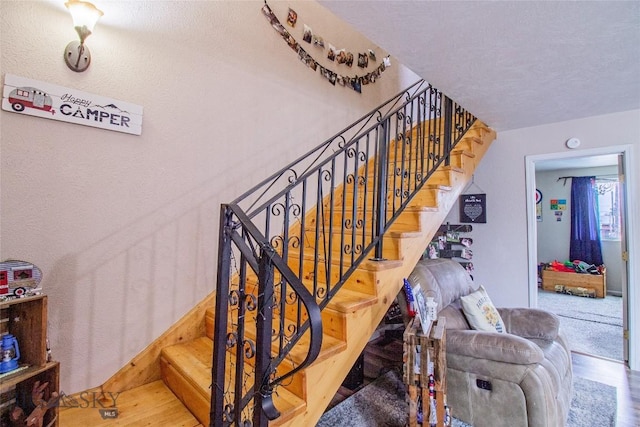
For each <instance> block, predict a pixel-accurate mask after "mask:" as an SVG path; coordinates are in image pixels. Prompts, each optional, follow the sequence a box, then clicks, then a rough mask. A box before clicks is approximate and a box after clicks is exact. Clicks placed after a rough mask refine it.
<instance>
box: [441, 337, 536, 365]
mask: <svg viewBox="0 0 640 427" xmlns="http://www.w3.org/2000/svg"><path fill="white" fill-rule="evenodd" d="M447 354H456V355H460V356H469V357H474V358H476V359H486V360H493V361H496V362H507V363H517V364H521V365H525V364H532V363H540V362H542V361H543V360H544V352H543V351H542V350H541V349H540V347H539V346H538V345H536V344H535V343H533V342H531V341H529V340H528V339H525V338H522V337H519V336H517V335H511V334H501V333H498V332H481V331H462V330H458V331H455V330H451V331H450V330H447Z"/></svg>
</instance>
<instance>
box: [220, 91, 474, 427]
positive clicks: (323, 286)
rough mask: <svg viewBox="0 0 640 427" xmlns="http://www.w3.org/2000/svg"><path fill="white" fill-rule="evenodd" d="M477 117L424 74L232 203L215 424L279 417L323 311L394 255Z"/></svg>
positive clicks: (223, 235)
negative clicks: (366, 265) (284, 392)
mask: <svg viewBox="0 0 640 427" xmlns="http://www.w3.org/2000/svg"><path fill="white" fill-rule="evenodd" d="M401 100H402V102H401ZM383 110H384V111H383ZM374 119H375V120H374ZM474 121H475V117H473V116H472V115H471V114H470V113H468V112H466V111H465V110H464V109H463V108H462V107H461V106H459V105H458V104H456V103H455V102H454V101H453V100H451V99H450V98H448V97H446V96H444V95H443V94H442V93H441V92H440V91H438V90H437V89H436V88H434V87H433V86H431V85H430V84H428V83H426V82H424V81H422V80H421V81H418V82H416V83H414V84H413V85H411V86H410V87H409V88H408V89H406V90H405V91H403V92H401V93H399V94H398V95H396V96H394V97H393V98H391V99H389V100H388V101H386V102H384V103H382V104H381V105H380V106H379V107H378V108H376V109H374V110H372V111H371V112H369V113H368V114H366V115H365V116H363V117H362V118H361V119H360V120H358V121H356V122H355V123H353V124H352V125H350V126H348V127H347V128H345V129H343V130H342V131H341V132H339V133H337V134H336V135H334V136H332V137H331V138H329V139H328V140H326V141H325V142H323V143H322V144H320V145H319V146H317V147H316V148H315V149H313V150H310V151H309V152H307V153H306V154H305V155H303V156H302V157H300V158H298V159H296V160H295V161H294V162H292V163H291V164H289V165H287V166H285V167H284V168H282V169H281V170H279V171H278V172H276V173H275V174H273V175H272V176H271V177H269V178H267V179H266V180H264V181H262V182H261V183H260V184H258V185H257V186H256V187H254V188H253V189H252V190H249V191H248V192H245V193H244V194H243V195H241V196H240V197H238V198H237V199H236V200H234V201H233V202H232V203H229V204H224V205H222V207H221V216H220V242H219V247H218V275H217V281H218V282H217V291H216V319H215V328H214V343H215V346H214V355H213V367H212V378H213V384H212V395H211V425H212V426H229V425H237V426H239V425H244V423H246V422H249V423H251V425H254V426H266V425H267V424H268V422H269V420H271V419H275V418H277V417H278V416H279V412H278V410H277V408H276V407H275V405H274V404H273V400H272V395H273V392H274V389H275V388H276V387H278V386H280V385H283V384H287V383H288V382H289V381H292V380H293V379H294V378H293V377H294V376H295V374H296V373H297V372H299V371H300V370H301V369H304V368H305V367H306V366H308V365H309V364H311V363H312V362H313V361H314V360H315V359H316V358H317V356H318V355H319V352H320V347H321V344H322V320H321V310H322V309H324V308H325V307H326V306H327V304H329V302H330V300H331V298H333V297H334V296H335V294H336V293H337V292H338V291H339V290H340V288H341V287H342V285H343V284H344V283H345V282H346V280H347V279H348V278H349V277H350V275H351V274H352V273H353V272H354V271H355V270H356V269H357V268H358V266H360V265H361V264H362V262H363V261H365V260H367V259H373V260H381V259H384V257H385V250H384V247H383V242H384V239H383V236H384V235H385V232H386V231H387V230H388V229H389V227H390V225H391V224H392V223H393V221H394V220H395V219H396V218H397V217H398V216H399V215H400V213H401V212H402V210H403V209H404V208H405V207H406V206H407V205H408V204H409V202H410V200H411V198H412V197H414V195H415V194H417V193H418V192H419V191H421V189H422V187H423V186H424V184H425V182H426V181H427V179H428V177H429V176H430V175H431V174H432V173H433V172H434V171H435V170H436V169H437V168H438V167H439V166H440V165H441V164H443V163H445V164H447V162H448V159H449V155H450V153H451V151H452V150H453V148H454V147H455V146H456V144H457V142H458V141H459V140H460V139H461V138H462V136H463V134H464V132H466V130H467V129H468V128H469V127H470V126H471V125H472V124H473V122H474ZM294 348H303V351H302V352H300V351H296V352H295V353H293V352H292V350H293V349H294ZM295 354H301V356H295Z"/></svg>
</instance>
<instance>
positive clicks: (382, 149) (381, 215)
mask: <svg viewBox="0 0 640 427" xmlns="http://www.w3.org/2000/svg"><path fill="white" fill-rule="evenodd" d="M379 127H380V133H379V134H378V155H377V156H376V157H378V158H379V159H380V161H379V162H378V182H377V185H376V187H377V188H376V190H377V191H376V194H375V196H376V202H375V204H374V206H375V211H376V229H375V234H374V235H373V238H374V239H378V242H377V244H376V249H375V258H374V259H375V260H376V261H382V260H384V257H383V251H382V249H383V248H382V242H383V239H382V234H383V233H384V229H385V219H386V217H387V213H386V209H387V177H388V171H389V165H388V161H387V157H388V153H387V151H388V141H389V138H388V134H389V119H387V120H384V121H383V122H382V123H380V125H379Z"/></svg>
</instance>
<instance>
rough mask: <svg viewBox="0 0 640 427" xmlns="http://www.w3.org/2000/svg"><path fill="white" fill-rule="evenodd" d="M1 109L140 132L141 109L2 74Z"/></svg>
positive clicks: (84, 124)
mask: <svg viewBox="0 0 640 427" xmlns="http://www.w3.org/2000/svg"><path fill="white" fill-rule="evenodd" d="M2 109H3V110H5V111H10V112H14V113H19V114H24V115H27V116H35V117H41V118H45V119H52V120H56V121H61V122H67V123H74V124H77V125H83V126H91V127H97V128H101V129H106V130H113V131H116V132H124V133H129V134H134V135H140V134H141V133H142V107H141V106H139V105H135V104H131V103H128V102H125V101H120V100H117V99H112V98H106V97H103V96H99V95H94V94H91V93H88V92H82V91H79V90H76V89H70V88H66V87H62V86H57V85H53V84H50V83H47V82H41V81H38V80H32V79H27V78H25V77H18V76H14V75H11V74H6V75H5V78H4V88H3V92H2Z"/></svg>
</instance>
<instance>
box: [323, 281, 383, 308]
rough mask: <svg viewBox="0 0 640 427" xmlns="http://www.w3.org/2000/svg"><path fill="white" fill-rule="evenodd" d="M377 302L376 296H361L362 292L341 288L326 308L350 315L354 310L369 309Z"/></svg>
mask: <svg viewBox="0 0 640 427" xmlns="http://www.w3.org/2000/svg"><path fill="white" fill-rule="evenodd" d="M377 301H378V297H377V296H374V295H368V294H363V293H362V292H358V291H354V290H351V289H345V288H344V286H343V287H342V289H340V290H339V291H338V293H337V294H336V295H335V296H334V297H333V298H332V299H331V301H329V304H327V308H328V309H331V310H335V311H338V312H340V313H352V312H354V311H356V310H360V309H362V308H365V307H369V306H370V305H373V304H375V303H376V302H377Z"/></svg>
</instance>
